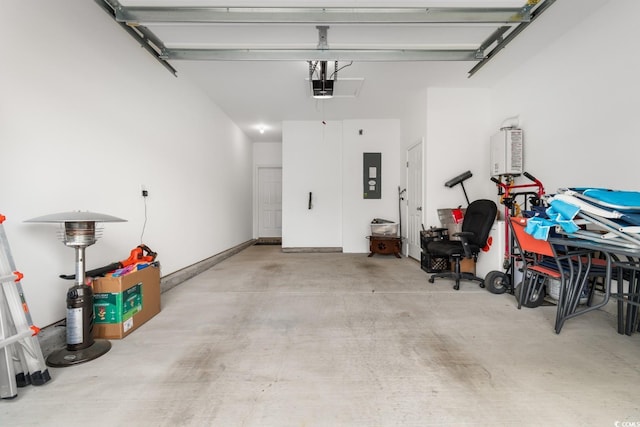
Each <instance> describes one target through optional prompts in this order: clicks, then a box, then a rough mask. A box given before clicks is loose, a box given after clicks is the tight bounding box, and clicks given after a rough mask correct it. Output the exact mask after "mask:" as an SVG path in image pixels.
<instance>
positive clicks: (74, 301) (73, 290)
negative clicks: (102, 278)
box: [67, 284, 94, 351]
mask: <svg viewBox="0 0 640 427" xmlns="http://www.w3.org/2000/svg"><path fill="white" fill-rule="evenodd" d="M93 321H94V316H93V290H92V289H91V286H87V285H85V284H82V285H80V284H75V285H73V286H72V287H70V288H69V290H68V291H67V350H70V351H73V350H82V349H84V348H87V347H89V346H91V345H92V344H93V343H94V340H93Z"/></svg>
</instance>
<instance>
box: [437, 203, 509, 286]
mask: <svg viewBox="0 0 640 427" xmlns="http://www.w3.org/2000/svg"><path fill="white" fill-rule="evenodd" d="M497 212H498V207H497V206H496V204H495V203H494V202H493V201H491V200H486V199H480V200H474V201H473V202H471V204H469V207H468V208H467V211H466V212H465V215H464V220H463V222H462V232H460V233H454V234H453V235H452V236H451V237H458V238H460V240H436V241H432V242H429V243H428V245H427V252H428V253H429V254H430V256H431V257H447V258H448V259H449V260H450V262H451V263H452V265H453V266H454V271H443V272H441V273H436V274H434V275H432V276H431V277H430V278H429V283H433V282H434V280H435V278H436V277H442V278H448V279H452V280H455V282H456V283H455V285H454V286H453V289H455V290H458V289H460V280H472V281H477V282H479V283H480V287H484V279H482V278H480V277H477V276H476V275H475V274H473V273H469V272H462V271H460V262H461V260H462V259H465V258H466V259H473V262H474V263H475V262H476V260H477V259H478V253H479V252H480V250H481V249H482V248H483V247H484V246H485V245H486V244H487V239H488V237H489V233H490V232H491V226H492V225H493V221H494V220H495V219H496V214H497Z"/></svg>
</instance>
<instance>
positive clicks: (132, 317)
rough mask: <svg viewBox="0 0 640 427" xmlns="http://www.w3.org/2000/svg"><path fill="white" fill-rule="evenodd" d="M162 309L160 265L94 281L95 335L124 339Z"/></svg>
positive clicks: (96, 336) (97, 336)
mask: <svg viewBox="0 0 640 427" xmlns="http://www.w3.org/2000/svg"><path fill="white" fill-rule="evenodd" d="M159 312H160V268H159V267H157V266H153V265H150V266H148V267H146V268H144V269H142V270H138V271H134V272H131V273H129V274H126V275H124V276H121V277H99V278H97V279H95V280H94V281H93V313H94V325H93V336H94V337H95V338H109V339H120V338H124V337H126V336H127V335H129V334H130V333H131V332H133V331H135V330H136V329H138V328H139V327H140V326H141V325H142V324H144V323H145V322H147V321H148V320H149V319H151V318H152V317H153V316H155V315H156V314H158V313H159Z"/></svg>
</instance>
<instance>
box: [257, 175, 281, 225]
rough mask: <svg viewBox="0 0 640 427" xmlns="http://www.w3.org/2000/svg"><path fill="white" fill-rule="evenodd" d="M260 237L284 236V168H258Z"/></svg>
mask: <svg viewBox="0 0 640 427" xmlns="http://www.w3.org/2000/svg"><path fill="white" fill-rule="evenodd" d="M258 237H282V168H280V167H260V168H258Z"/></svg>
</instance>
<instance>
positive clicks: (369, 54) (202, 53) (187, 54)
mask: <svg viewBox="0 0 640 427" xmlns="http://www.w3.org/2000/svg"><path fill="white" fill-rule="evenodd" d="M477 55H478V52H477V51H476V50H435V49H434V50H415V49H413V50H412V49H389V50H386V49H353V50H351V49H323V50H320V49H169V48H167V49H164V51H163V54H162V56H161V58H163V59H167V60H171V59H175V60H194V61H361V62H375V61H379V62H402V61H477V60H478V59H481V58H478V57H477Z"/></svg>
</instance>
